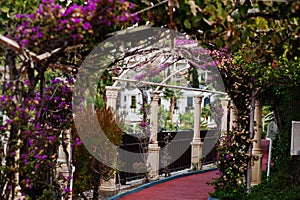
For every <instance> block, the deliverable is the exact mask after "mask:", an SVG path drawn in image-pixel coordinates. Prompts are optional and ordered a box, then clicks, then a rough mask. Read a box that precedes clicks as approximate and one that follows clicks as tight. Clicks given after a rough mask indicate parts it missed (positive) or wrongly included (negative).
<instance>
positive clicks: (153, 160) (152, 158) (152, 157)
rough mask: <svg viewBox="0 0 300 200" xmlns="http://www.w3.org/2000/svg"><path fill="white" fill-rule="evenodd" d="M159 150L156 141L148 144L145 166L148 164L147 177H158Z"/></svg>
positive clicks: (152, 178)
mask: <svg viewBox="0 0 300 200" xmlns="http://www.w3.org/2000/svg"><path fill="white" fill-rule="evenodd" d="M159 150H160V147H159V146H158V144H157V143H154V144H149V148H148V158H147V166H150V172H149V179H150V180H157V179H159Z"/></svg>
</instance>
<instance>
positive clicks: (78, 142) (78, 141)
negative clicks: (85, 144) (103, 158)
mask: <svg viewBox="0 0 300 200" xmlns="http://www.w3.org/2000/svg"><path fill="white" fill-rule="evenodd" d="M75 141H76V144H77V145H78V146H79V145H81V140H80V139H79V138H76V139H75Z"/></svg>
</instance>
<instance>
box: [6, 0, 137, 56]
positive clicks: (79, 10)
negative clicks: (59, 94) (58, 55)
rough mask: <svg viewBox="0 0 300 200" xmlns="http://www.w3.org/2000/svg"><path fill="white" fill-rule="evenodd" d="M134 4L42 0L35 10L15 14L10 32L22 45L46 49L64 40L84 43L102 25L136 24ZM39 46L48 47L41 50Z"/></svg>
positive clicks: (58, 44) (123, 1)
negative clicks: (61, 3) (13, 29)
mask: <svg viewBox="0 0 300 200" xmlns="http://www.w3.org/2000/svg"><path fill="white" fill-rule="evenodd" d="M133 7H134V4H132V3H129V2H127V1H125V0H121V1H119V0H110V1H108V2H107V1H104V0H88V1H87V2H86V3H85V4H84V5H77V4H75V3H71V4H70V6H67V7H64V6H62V5H60V4H56V3H54V0H42V3H41V4H40V6H39V8H38V9H37V11H36V12H34V13H30V14H17V15H16V22H17V25H16V30H15V32H14V33H12V34H11V35H13V38H14V39H15V40H16V41H18V42H19V43H20V44H21V46H22V47H27V48H29V49H32V50H34V51H36V52H40V51H47V50H49V49H54V48H57V47H60V46H61V45H62V44H65V42H71V44H76V42H78V41H80V42H82V41H83V40H84V39H85V37H87V36H89V34H93V33H94V32H95V31H97V30H98V29H99V27H101V26H102V25H104V26H111V25H112V24H113V23H114V24H120V25H121V24H122V23H127V22H130V23H135V22H136V21H138V20H139V18H138V16H137V15H132V14H130V12H129V10H130V9H133ZM46 44H47V45H46ZM40 45H43V46H45V45H46V46H48V47H47V48H48V49H47V48H46V49H40V48H41V47H40ZM43 48H45V47H43Z"/></svg>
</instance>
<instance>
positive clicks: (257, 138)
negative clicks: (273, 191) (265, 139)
mask: <svg viewBox="0 0 300 200" xmlns="http://www.w3.org/2000/svg"><path fill="white" fill-rule="evenodd" d="M254 121H255V124H254V138H253V140H254V142H253V148H252V166H251V186H254V185H257V184H260V183H261V175H262V150H261V134H262V105H261V103H260V102H259V101H256V102H255V113H254Z"/></svg>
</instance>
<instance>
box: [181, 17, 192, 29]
mask: <svg viewBox="0 0 300 200" xmlns="http://www.w3.org/2000/svg"><path fill="white" fill-rule="evenodd" d="M183 24H184V26H185V27H186V28H187V29H190V28H191V23H190V22H189V20H187V19H186V20H184V22H183Z"/></svg>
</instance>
